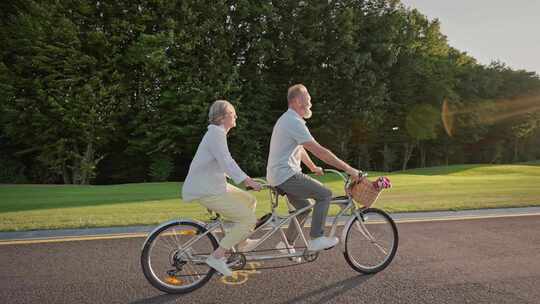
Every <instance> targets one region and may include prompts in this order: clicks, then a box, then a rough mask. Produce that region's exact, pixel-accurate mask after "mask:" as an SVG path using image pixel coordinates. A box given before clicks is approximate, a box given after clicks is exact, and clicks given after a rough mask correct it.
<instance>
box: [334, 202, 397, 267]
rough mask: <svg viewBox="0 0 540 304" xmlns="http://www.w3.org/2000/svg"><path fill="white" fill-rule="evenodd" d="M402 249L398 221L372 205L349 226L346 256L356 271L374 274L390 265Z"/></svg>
mask: <svg viewBox="0 0 540 304" xmlns="http://www.w3.org/2000/svg"><path fill="white" fill-rule="evenodd" d="M397 248H398V231H397V228H396V224H395V223H394V220H393V219H392V218H391V217H390V216H389V215H388V214H387V213H386V212H384V211H382V210H380V209H376V208H368V209H365V210H362V211H361V212H360V216H359V217H355V218H354V219H353V220H352V222H351V224H350V225H348V230H347V236H346V239H345V252H344V253H343V254H344V255H345V259H346V260H347V262H348V263H349V265H350V266H351V267H352V268H353V269H354V270H356V271H358V272H361V273H365V274H372V273H376V272H379V271H381V270H383V269H384V268H386V267H387V266H388V265H389V264H390V262H391V261H392V259H393V258H394V256H395V254H396V251H397Z"/></svg>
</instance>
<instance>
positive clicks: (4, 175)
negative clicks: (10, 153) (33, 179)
mask: <svg viewBox="0 0 540 304" xmlns="http://www.w3.org/2000/svg"><path fill="white" fill-rule="evenodd" d="M24 170H25V166H24V165H23V164H22V163H20V162H19V161H17V160H15V159H13V158H10V157H6V156H3V155H0V183H3V184H24V183H28V178H26V176H25V175H24Z"/></svg>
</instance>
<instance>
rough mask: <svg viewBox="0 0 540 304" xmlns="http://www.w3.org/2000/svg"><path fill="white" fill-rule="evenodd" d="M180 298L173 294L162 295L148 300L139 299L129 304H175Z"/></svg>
mask: <svg viewBox="0 0 540 304" xmlns="http://www.w3.org/2000/svg"><path fill="white" fill-rule="evenodd" d="M179 298H180V295H174V294H162V295H159V296H155V297H152V298H148V299H140V300H137V301H134V302H130V303H129V304H169V303H176V300H178V299H179Z"/></svg>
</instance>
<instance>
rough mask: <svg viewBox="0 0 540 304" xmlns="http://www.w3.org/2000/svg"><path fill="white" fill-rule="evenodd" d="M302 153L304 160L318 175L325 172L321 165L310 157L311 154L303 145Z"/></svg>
mask: <svg viewBox="0 0 540 304" xmlns="http://www.w3.org/2000/svg"><path fill="white" fill-rule="evenodd" d="M301 149H302V151H301V153H302V154H301V155H302V162H303V163H304V164H305V165H306V166H307V167H308V168H309V170H311V172H313V173H315V174H317V175H323V174H324V172H323V170H322V168H321V167H319V166H317V165H316V164H315V163H314V162H313V160H311V157H309V154H308V153H307V152H306V149H304V147H303V146H302V147H301Z"/></svg>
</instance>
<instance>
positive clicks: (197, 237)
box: [141, 221, 218, 293]
mask: <svg viewBox="0 0 540 304" xmlns="http://www.w3.org/2000/svg"><path fill="white" fill-rule="evenodd" d="M205 232H207V230H206V228H204V227H203V226H201V225H199V224H197V223H194V222H189V221H174V222H171V223H169V224H166V225H164V226H163V227H161V228H159V229H158V230H156V231H155V232H154V233H152V234H151V235H150V236H149V237H148V239H147V241H146V243H145V244H144V246H143V250H142V254H141V266H142V269H143V273H144V276H145V277H146V279H147V280H148V281H149V282H150V283H151V284H152V285H153V286H154V287H156V288H157V289H159V290H161V291H164V292H167V293H188V292H191V291H193V290H195V289H197V288H200V287H201V286H203V285H204V284H205V283H206V282H208V280H210V278H211V277H212V275H213V274H214V273H215V270H214V269H212V268H210V267H209V266H208V265H207V264H206V263H205V260H206V257H208V255H209V254H211V253H212V252H213V251H214V250H215V249H216V248H217V247H218V242H217V240H216V238H215V237H214V236H213V235H212V234H210V233H207V234H204V233H205Z"/></svg>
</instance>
